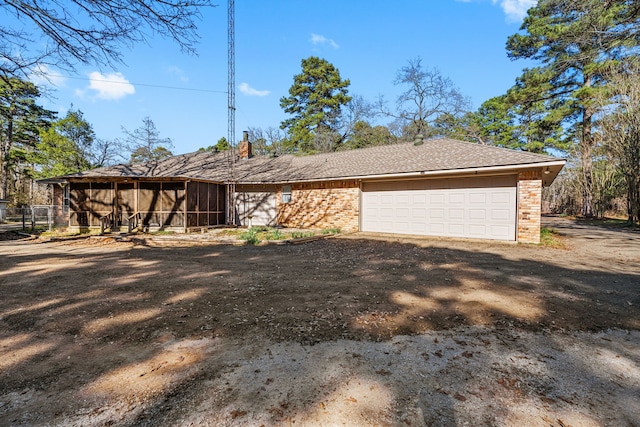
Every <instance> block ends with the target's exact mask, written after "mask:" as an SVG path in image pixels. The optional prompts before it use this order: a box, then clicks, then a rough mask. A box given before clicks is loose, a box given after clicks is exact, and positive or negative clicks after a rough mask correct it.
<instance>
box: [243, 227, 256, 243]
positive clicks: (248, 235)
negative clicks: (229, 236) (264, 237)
mask: <svg viewBox="0 0 640 427" xmlns="http://www.w3.org/2000/svg"><path fill="white" fill-rule="evenodd" d="M240 239H241V240H244V241H245V242H247V245H257V244H258V243H260V238H259V237H258V232H257V231H256V230H254V229H253V228H250V229H249V230H247V231H245V232H243V233H240Z"/></svg>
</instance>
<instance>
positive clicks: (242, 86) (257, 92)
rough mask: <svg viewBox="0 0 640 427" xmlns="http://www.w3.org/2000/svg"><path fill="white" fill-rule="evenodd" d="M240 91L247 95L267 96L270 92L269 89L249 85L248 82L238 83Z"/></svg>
mask: <svg viewBox="0 0 640 427" xmlns="http://www.w3.org/2000/svg"><path fill="white" fill-rule="evenodd" d="M239 88H240V92H242V93H244V94H245V95H247V96H267V95H269V94H270V93H271V91H269V90H257V89H254V88H252V87H251V86H249V84H248V83H240V86H239Z"/></svg>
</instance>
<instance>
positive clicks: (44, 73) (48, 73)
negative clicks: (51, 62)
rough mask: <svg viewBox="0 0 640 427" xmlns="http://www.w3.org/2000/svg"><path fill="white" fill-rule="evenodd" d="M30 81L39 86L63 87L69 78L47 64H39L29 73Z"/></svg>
mask: <svg viewBox="0 0 640 427" xmlns="http://www.w3.org/2000/svg"><path fill="white" fill-rule="evenodd" d="M29 81H31V82H32V83H34V84H36V85H38V86H54V87H62V86H64V84H65V83H66V81H67V79H66V78H65V77H64V76H61V75H59V74H56V73H55V72H54V71H53V70H51V69H50V68H49V67H48V66H47V65H46V64H38V65H36V67H35V68H34V70H33V71H31V73H30V74H29Z"/></svg>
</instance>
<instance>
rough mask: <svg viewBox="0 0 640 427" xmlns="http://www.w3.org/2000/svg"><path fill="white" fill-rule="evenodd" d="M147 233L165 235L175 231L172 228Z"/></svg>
mask: <svg viewBox="0 0 640 427" xmlns="http://www.w3.org/2000/svg"><path fill="white" fill-rule="evenodd" d="M149 234H153V235H154V236H167V235H171V234H176V232H175V231H173V230H158V231H154V232H151V233H149Z"/></svg>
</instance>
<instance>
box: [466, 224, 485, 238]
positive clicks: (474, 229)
mask: <svg viewBox="0 0 640 427" xmlns="http://www.w3.org/2000/svg"><path fill="white" fill-rule="evenodd" d="M469 234H470V235H471V236H481V237H482V236H485V235H486V234H487V227H486V226H485V225H482V224H469Z"/></svg>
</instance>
